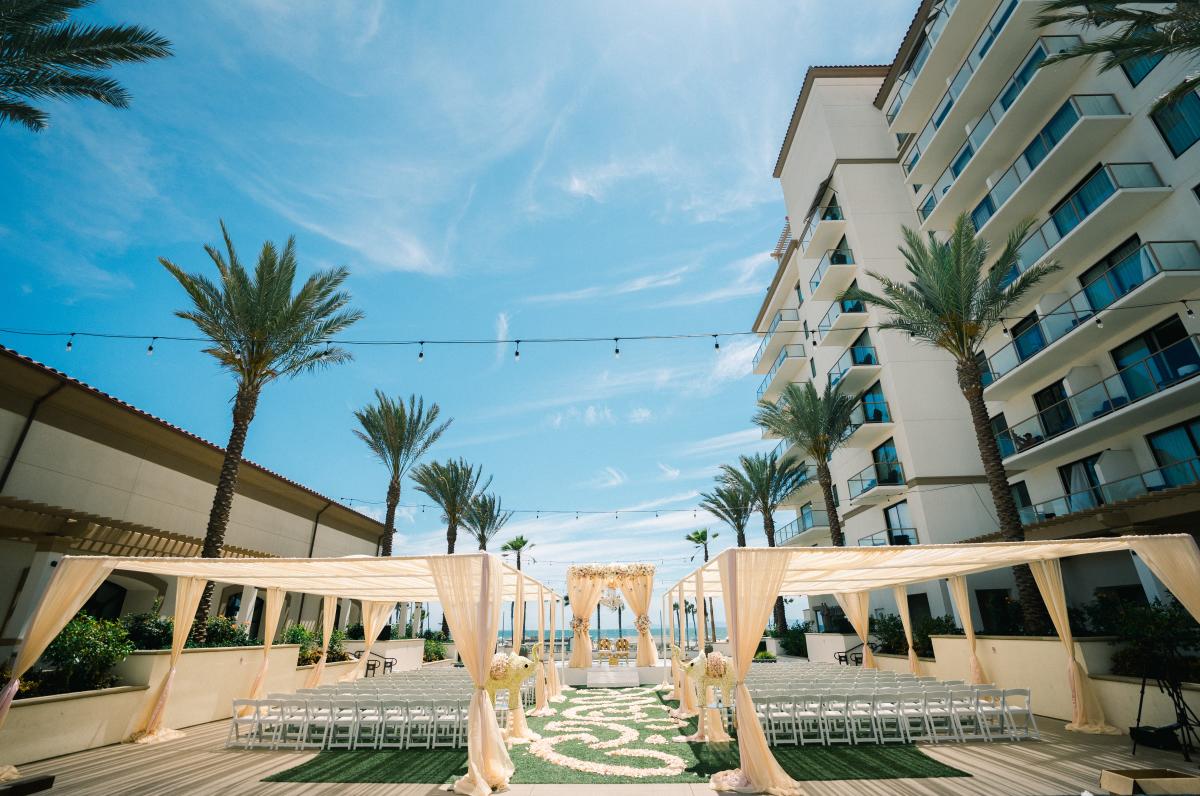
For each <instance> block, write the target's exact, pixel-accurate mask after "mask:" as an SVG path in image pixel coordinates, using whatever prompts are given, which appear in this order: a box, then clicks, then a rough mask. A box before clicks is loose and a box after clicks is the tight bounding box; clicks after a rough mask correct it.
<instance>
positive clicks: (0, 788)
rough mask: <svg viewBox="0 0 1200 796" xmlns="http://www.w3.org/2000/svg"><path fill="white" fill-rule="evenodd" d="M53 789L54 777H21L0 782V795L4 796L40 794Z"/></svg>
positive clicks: (43, 775) (47, 775) (44, 775)
mask: <svg viewBox="0 0 1200 796" xmlns="http://www.w3.org/2000/svg"><path fill="white" fill-rule="evenodd" d="M53 787H54V777H53V776H51V775H49V774H41V775H39V776H34V777H21V778H20V779H10V780H9V781H8V782H0V794H4V795H5V796H24V795H25V794H26V793H41V792H42V791H44V790H50V789H51V788H53Z"/></svg>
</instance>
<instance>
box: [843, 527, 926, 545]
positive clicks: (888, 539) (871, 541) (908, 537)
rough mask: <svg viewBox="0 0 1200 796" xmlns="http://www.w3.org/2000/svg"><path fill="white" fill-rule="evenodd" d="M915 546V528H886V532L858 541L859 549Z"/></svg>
mask: <svg viewBox="0 0 1200 796" xmlns="http://www.w3.org/2000/svg"><path fill="white" fill-rule="evenodd" d="M912 544H917V529H916V528H888V529H887V530H883V531H880V532H879V533H873V534H871V535H870V536H864V537H863V538H861V539H859V540H858V546H859V547H886V546H888V545H912Z"/></svg>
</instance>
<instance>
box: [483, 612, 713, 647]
mask: <svg viewBox="0 0 1200 796" xmlns="http://www.w3.org/2000/svg"><path fill="white" fill-rule="evenodd" d="M535 619H536V618H535ZM560 632H561V631H560ZM660 632H661V633H665V634H669V633H670V629H669V628H668V629H667V630H665V631H660V628H657V627H652V628H650V635H651V636H652V637H653V638H654V642H655V643H656V644H657V643H659V641H660ZM549 634H550V628H549V627H547V628H546V635H549ZM590 635H591V637H592V641H595V640H596V628H592V630H591V633H590ZM600 635H601V636H603V637H604V638H617V628H615V627H602V628H600ZM621 635H622V636H624V637H625V638H627V639H631V640H632V639H633V638H635V637H636V636H637V630H636V629H634V628H633V627H626V628H622V631H621ZM525 637H526V638H537V625H536V624H535V625H533V626H532V627H530V626H529V624H528V622H527V623H526V624H525ZM566 637H567V638H568V639H569V638H570V637H571V631H570V630H569V629H568V630H567V631H566ZM500 638H508V639H511V638H512V631H511V630H507V629H505V630H501V631H500ZM688 638H691V639H695V638H696V631H695V629H694V628H689V629H688ZM717 638H725V626H724V625H721V624H718V625H717Z"/></svg>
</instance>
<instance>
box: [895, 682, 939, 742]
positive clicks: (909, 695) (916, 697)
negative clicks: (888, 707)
mask: <svg viewBox="0 0 1200 796" xmlns="http://www.w3.org/2000/svg"><path fill="white" fill-rule="evenodd" d="M896 699H897V702H898V707H899V710H900V720H901V723H900V726H901V728H902V729H903V730H904V736H905V737H906V738H907V739H908V740H909V741H910V742H911V741H928V740H931V739H932V738H933V731H932V729H931V728H930V726H929V714H928V713H926V711H925V692H924V691H901V692H900V693H899V694H898V695H897V697H896Z"/></svg>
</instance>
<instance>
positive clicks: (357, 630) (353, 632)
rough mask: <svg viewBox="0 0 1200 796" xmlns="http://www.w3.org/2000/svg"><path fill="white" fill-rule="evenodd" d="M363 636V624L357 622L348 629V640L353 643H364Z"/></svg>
mask: <svg viewBox="0 0 1200 796" xmlns="http://www.w3.org/2000/svg"><path fill="white" fill-rule="evenodd" d="M363 635H364V632H363V626H362V622H355V623H354V624H352V625H350V626H349V627H347V628H346V638H348V639H350V640H351V641H362V640H363Z"/></svg>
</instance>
